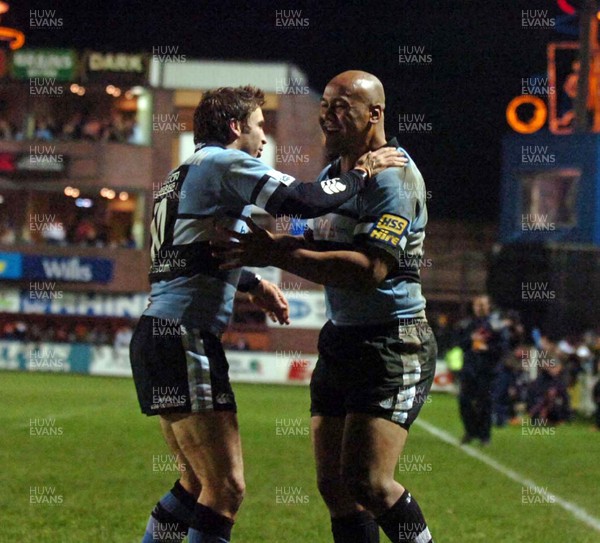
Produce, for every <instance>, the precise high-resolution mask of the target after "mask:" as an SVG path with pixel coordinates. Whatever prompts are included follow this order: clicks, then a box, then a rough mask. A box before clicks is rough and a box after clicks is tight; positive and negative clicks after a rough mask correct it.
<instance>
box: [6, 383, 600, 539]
mask: <svg viewBox="0 0 600 543" xmlns="http://www.w3.org/2000/svg"><path fill="white" fill-rule="evenodd" d="M234 388H235V390H236V394H237V399H238V404H239V417H240V424H241V431H242V438H243V446H244V458H245V464H246V483H247V497H246V499H245V501H244V504H243V505H242V509H241V511H240V516H239V520H238V523H237V525H236V527H235V530H234V534H233V539H234V541H236V542H241V543H264V542H277V543H298V542H301V541H303V542H304V541H305V542H307V543H319V542H330V541H331V537H330V531H329V518H328V515H327V512H326V509H325V506H324V505H323V504H322V502H321V500H320V497H319V495H318V492H317V489H316V485H315V479H314V467H313V460H312V456H311V448H310V441H309V437H308V425H309V415H308V389H307V388H304V387H283V386H281V387H278V386H266V385H239V384H238V385H236V386H235V387H234ZM0 393H1V395H2V399H3V408H2V412H1V415H0V420H1V424H0V443H1V444H2V445H1V447H0V466H1V469H0V480H1V482H2V487H1V488H2V492H1V493H0V542H2V543H4V542H7V543H8V542H11V543H12V542H15V543H16V542H20V543H29V542H32V543H33V542H35V543H39V542H43V543H82V542H85V543H139V541H140V540H141V538H142V534H143V532H144V527H145V523H146V520H147V517H148V514H149V512H150V510H151V509H152V507H153V505H154V503H155V502H156V501H157V499H158V498H159V497H160V496H161V495H162V494H163V493H164V492H165V491H166V490H167V489H168V488H170V486H171V485H172V483H173V481H174V480H175V478H176V474H175V473H174V471H173V469H174V465H173V462H172V458H170V456H169V451H168V450H167V448H166V445H164V443H163V442H162V438H161V436H160V433H159V430H158V424H157V421H156V420H155V419H154V418H147V417H145V416H143V415H141V414H140V413H139V409H138V406H137V401H136V398H135V392H134V387H133V383H132V382H131V381H130V380H128V379H117V378H114V379H113V378H100V377H88V376H78V375H50V374H25V373H8V372H2V373H1V374H0ZM420 418H421V419H422V420H424V421H426V422H428V423H430V424H433V425H435V426H436V427H437V428H440V429H442V430H443V431H445V432H447V433H448V434H450V435H452V436H454V437H455V438H458V437H460V435H461V433H462V431H461V426H460V422H459V419H458V415H457V405H456V399H455V398H454V397H451V396H446V395H441V394H436V395H433V396H432V398H431V401H430V402H429V403H428V404H427V405H425V407H424V408H423V411H422V414H421V416H420ZM590 426H591V424H590V423H587V422H576V423H573V424H571V425H567V426H561V427H559V428H556V429H545V433H544V434H542V433H540V432H532V431H530V430H529V431H528V430H527V429H524V428H522V427H521V426H518V427H508V428H503V429H499V430H495V432H494V435H493V440H492V445H491V446H490V447H488V448H486V449H483V450H480V449H479V448H478V447H474V449H475V450H477V451H478V452H481V453H483V454H484V455H486V457H488V458H490V459H491V460H492V461H495V462H496V463H497V464H495V465H496V466H497V465H498V464H500V465H501V467H503V468H508V469H510V470H512V472H514V475H516V477H517V478H518V479H519V478H524V479H526V481H520V482H517V481H515V480H511V479H510V478H508V477H507V476H506V475H505V474H502V473H500V472H499V471H498V470H497V469H495V468H494V467H491V466H489V465H486V464H485V463H483V462H481V461H480V460H479V459H477V458H474V457H472V456H469V455H468V454H465V452H464V451H463V450H461V449H460V448H458V447H455V446H453V445H450V444H448V443H445V442H444V441H442V440H440V439H439V438H438V437H436V436H434V435H432V434H431V433H429V432H428V431H426V430H425V429H424V428H422V427H420V426H414V427H413V429H412V430H411V436H410V438H409V441H408V445H407V448H406V451H405V453H404V455H403V457H402V458H401V459H400V461H399V464H398V470H397V476H398V480H399V481H401V482H402V483H403V484H405V485H406V486H407V487H408V488H409V489H410V490H411V492H412V493H413V495H414V496H415V497H416V498H417V499H418V500H419V503H420V504H421V506H422V508H423V510H424V512H425V515H426V518H427V520H428V522H429V525H430V528H431V532H432V534H433V536H434V538H435V541H436V543H466V542H486V543H521V542H522V543H537V542H539V543H555V542H556V543H563V542H569V543H594V542H598V541H600V531H597V530H595V529H594V528H593V527H591V526H590V525H589V523H592V524H594V523H595V522H596V523H599V525H600V521H598V519H599V518H600V500H599V498H600V491H599V490H598V488H599V481H600V477H599V475H600V469H599V467H598V466H599V463H600V434H598V433H592V432H591V431H590V430H589V428H590ZM550 430H553V431H552V432H551V431H550ZM529 482H534V483H535V484H536V486H537V489H536V490H532V489H531V488H530V487H529V486H528V483H529ZM560 500H564V501H562V502H561V503H563V504H564V502H568V504H567V508H568V507H570V505H569V504H572V505H574V506H575V507H576V508H577V509H576V514H581V511H582V510H583V514H586V513H587V515H588V517H587V518H588V521H589V522H588V524H586V523H585V522H584V521H582V520H580V519H578V518H576V514H574V513H573V512H569V511H567V510H565V508H563V507H561V506H560V505H559V504H558V503H557V501H560ZM383 541H386V538H385V537H384V536H382V542H383Z"/></svg>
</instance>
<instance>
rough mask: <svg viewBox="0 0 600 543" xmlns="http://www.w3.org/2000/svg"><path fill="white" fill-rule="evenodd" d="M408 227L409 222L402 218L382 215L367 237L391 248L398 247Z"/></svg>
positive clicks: (389, 214) (388, 214) (386, 214)
mask: <svg viewBox="0 0 600 543" xmlns="http://www.w3.org/2000/svg"><path fill="white" fill-rule="evenodd" d="M408 225H409V221H408V220H407V219H405V218H404V217H401V216H400V215H393V214H392V213H384V214H383V215H382V216H381V217H379V219H378V220H377V222H376V223H375V225H374V226H373V228H371V231H370V232H369V237H370V238H371V239H376V240H377V241H382V242H383V243H386V244H387V245H391V246H392V247H398V246H400V242H401V240H402V237H403V236H404V233H405V232H406V228H407V227H408Z"/></svg>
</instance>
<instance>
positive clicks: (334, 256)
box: [215, 219, 394, 289]
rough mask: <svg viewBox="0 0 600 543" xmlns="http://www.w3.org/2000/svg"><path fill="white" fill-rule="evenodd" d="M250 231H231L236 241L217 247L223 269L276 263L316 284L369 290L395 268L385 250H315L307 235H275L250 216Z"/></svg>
mask: <svg viewBox="0 0 600 543" xmlns="http://www.w3.org/2000/svg"><path fill="white" fill-rule="evenodd" d="M246 222H247V224H248V229H249V230H250V232H248V233H241V234H240V233H235V232H231V236H232V237H234V238H235V239H236V241H235V242H229V243H227V244H223V245H222V247H223V248H222V249H221V250H219V249H215V255H216V256H218V257H224V258H225V263H224V264H223V265H222V266H221V267H222V268H223V269H233V268H237V267H239V266H240V265H242V264H250V265H252V266H257V267H262V266H276V267H278V268H281V269H283V270H286V271H289V272H290V273H293V274H295V275H299V276H300V277H304V278H305V279H308V280H309V281H312V282H314V283H320V284H322V285H328V286H332V287H339V288H356V289H369V288H373V287H375V286H377V285H378V284H379V283H380V282H381V281H383V280H384V279H385V277H386V276H387V275H388V273H389V271H390V269H392V268H393V267H394V260H393V258H392V257H391V256H390V255H388V254H387V253H385V252H383V251H377V250H376V249H375V250H371V249H364V250H360V251H315V250H311V249H309V248H308V247H310V244H309V242H308V241H307V240H306V239H305V238H297V237H294V236H281V237H279V236H277V237H276V236H274V235H273V234H271V233H270V232H268V231H267V230H263V229H261V228H260V227H258V226H257V225H256V224H254V223H253V222H252V221H251V219H246Z"/></svg>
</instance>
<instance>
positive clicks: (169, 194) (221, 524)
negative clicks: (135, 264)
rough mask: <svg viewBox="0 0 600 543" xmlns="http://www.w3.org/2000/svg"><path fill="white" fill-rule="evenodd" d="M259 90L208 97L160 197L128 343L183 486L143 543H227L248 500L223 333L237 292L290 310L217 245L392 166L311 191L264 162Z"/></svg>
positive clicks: (313, 211)
mask: <svg viewBox="0 0 600 543" xmlns="http://www.w3.org/2000/svg"><path fill="white" fill-rule="evenodd" d="M263 104H264V95H263V93H262V91H260V90H258V89H256V88H254V87H250V86H247V87H239V88H220V89H217V90H214V91H210V92H206V93H205V94H204V96H203V98H202V100H201V101H200V103H199V105H198V108H197V110H196V112H195V115H194V141H195V143H196V151H195V152H194V154H193V155H192V156H191V157H190V158H189V159H187V160H186V161H185V162H184V163H183V164H181V165H180V166H179V167H178V168H176V169H175V170H173V171H172V172H170V173H169V175H168V177H167V179H166V181H165V182H164V183H163V185H162V186H161V188H160V189H159V190H158V191H156V194H155V198H154V209H153V218H152V223H151V227H150V229H151V238H152V239H151V251H150V253H151V255H150V256H151V266H150V283H151V293H150V305H149V306H148V308H147V309H146V310H145V311H144V314H143V315H142V317H141V318H140V321H139V323H138V325H137V327H136V330H135V332H134V335H133V338H132V341H131V349H130V351H131V365H132V370H133V377H134V381H135V386H136V391H137V395H138V399H139V402H140V406H141V409H142V412H143V413H145V414H147V415H159V417H160V424H161V428H162V432H163V435H164V438H165V440H166V442H167V444H168V446H169V447H170V449H171V451H172V452H173V454H174V455H176V458H177V459H178V464H179V470H180V479H179V480H178V481H177V482H176V483H175V485H174V487H173V488H172V489H171V491H170V492H168V493H167V494H166V495H165V496H163V498H162V499H161V500H160V501H159V502H158V504H157V505H156V507H155V508H154V510H153V512H152V515H151V517H150V520H149V522H148V525H147V528H146V533H145V535H144V539H143V543H151V542H160V541H182V540H183V539H184V537H185V536H186V535H188V537H189V541H190V543H198V542H203V543H222V542H228V541H229V539H230V532H231V528H232V525H233V522H234V519H235V516H236V513H237V510H238V508H239V506H240V504H241V502H242V498H243V494H244V477H243V464H242V451H241V443H240V436H239V431H238V422H237V416H236V403H235V397H234V394H233V391H232V388H231V385H230V383H229V376H228V370H229V366H228V363H227V360H226V358H225V354H224V352H223V347H222V345H221V341H220V336H221V334H222V333H223V331H224V329H225V327H226V326H227V324H228V321H229V319H230V317H231V313H232V307H233V299H234V294H235V291H236V289H237V290H241V291H243V292H249V293H250V294H251V297H252V300H253V301H254V302H255V303H256V304H258V305H259V306H260V307H261V308H263V309H264V310H265V311H267V313H269V314H270V315H271V317H272V318H273V319H277V320H278V321H279V322H280V323H281V324H283V323H287V322H288V304H287V301H286V300H285V298H284V296H283V294H282V293H281V291H280V290H279V289H278V288H277V287H276V286H275V285H273V284H271V283H269V282H267V281H265V280H264V279H261V278H260V277H259V276H257V275H255V274H253V273H250V272H249V271H242V270H239V269H238V270H231V271H223V270H220V269H219V266H218V262H217V261H216V260H215V258H214V257H213V256H212V255H211V250H210V247H209V241H211V240H215V239H218V238H219V236H221V237H222V236H223V235H224V234H223V232H224V230H225V229H230V230H232V231H236V232H243V231H244V227H245V223H244V219H245V218H247V217H249V215H250V209H251V205H252V204H254V205H257V206H258V207H261V208H263V209H265V210H266V211H268V212H269V213H271V214H272V215H276V214H287V213H289V214H291V213H293V214H295V215H296V216H300V217H315V216H318V215H322V214H323V213H326V212H328V211H331V210H332V209H335V208H336V207H337V206H339V205H340V204H342V203H344V202H345V201H346V200H348V199H350V198H351V197H353V196H354V195H356V194H357V193H358V192H359V191H360V190H361V189H363V188H364V187H365V186H367V185H368V183H369V182H370V181H369V180H370V178H372V177H374V175H376V174H377V173H379V172H380V171H382V170H383V169H384V168H385V167H388V166H402V165H404V164H405V163H406V160H405V159H404V158H403V157H402V156H401V154H400V153H399V152H397V151H396V150H395V149H388V150H386V151H385V152H378V153H367V154H366V155H365V156H363V157H361V158H360V159H358V157H357V159H358V160H357V164H356V167H355V168H352V169H350V170H349V171H348V172H346V173H344V174H342V175H340V176H338V177H337V178H335V179H333V180H328V181H323V182H318V183H308V184H305V183H302V182H300V181H298V180H296V179H294V178H293V177H291V176H289V175H285V174H283V173H281V172H278V171H276V170H273V169H271V168H270V167H269V166H267V165H265V164H264V163H263V162H261V161H260V160H258V157H260V155H261V152H262V149H263V146H264V145H265V144H266V139H265V134H264V130H263V125H264V118H263V113H262V110H261V106H262V105H263Z"/></svg>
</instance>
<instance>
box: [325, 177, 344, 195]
mask: <svg viewBox="0 0 600 543" xmlns="http://www.w3.org/2000/svg"><path fill="white" fill-rule="evenodd" d="M321 188H322V189H323V192H324V193H325V194H337V193H338V192H344V191H345V190H346V185H344V183H341V182H340V180H339V178H337V177H336V178H335V179H325V181H321Z"/></svg>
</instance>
